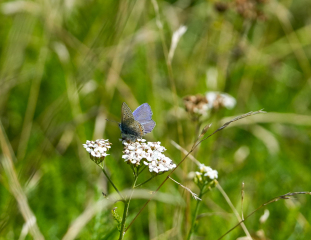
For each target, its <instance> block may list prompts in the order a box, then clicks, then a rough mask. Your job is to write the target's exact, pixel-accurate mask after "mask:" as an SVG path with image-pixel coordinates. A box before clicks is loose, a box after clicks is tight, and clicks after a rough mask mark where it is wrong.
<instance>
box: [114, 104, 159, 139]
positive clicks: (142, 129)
mask: <svg viewBox="0 0 311 240" xmlns="http://www.w3.org/2000/svg"><path fill="white" fill-rule="evenodd" d="M151 117H152V111H151V107H150V106H149V104H148V103H144V104H142V105H140V106H139V107H138V108H136V110H135V111H134V112H133V113H132V111H131V109H130V108H129V107H128V106H127V104H126V103H123V104H122V118H121V123H120V124H119V128H120V130H121V135H122V138H125V139H129V140H133V141H135V140H136V139H137V138H141V137H142V136H144V135H145V134H147V133H149V132H151V131H152V129H153V128H154V127H155V122H154V121H153V120H152V118H151Z"/></svg>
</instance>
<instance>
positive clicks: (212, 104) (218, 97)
mask: <svg viewBox="0 0 311 240" xmlns="http://www.w3.org/2000/svg"><path fill="white" fill-rule="evenodd" d="M205 96H206V99H207V102H208V107H209V108H215V109H218V108H220V107H225V108H227V109H232V108H234V106H235V104H236V100H235V98H234V97H232V96H231V95H229V94H228V93H221V92H213V91H211V92H207V93H206V95H205Z"/></svg>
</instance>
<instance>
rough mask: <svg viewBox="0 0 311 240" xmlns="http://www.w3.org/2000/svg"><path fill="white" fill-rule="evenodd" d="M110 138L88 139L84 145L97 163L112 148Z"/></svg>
mask: <svg viewBox="0 0 311 240" xmlns="http://www.w3.org/2000/svg"><path fill="white" fill-rule="evenodd" d="M110 145H111V143H110V142H109V140H108V139H97V140H96V141H89V140H87V141H86V143H85V144H83V147H84V148H85V149H86V151H87V152H88V153H89V154H90V157H91V159H92V160H93V161H95V162H96V163H100V162H102V161H103V160H104V159H105V157H106V156H107V155H109V154H107V153H106V152H107V151H108V150H109V148H111V146H110Z"/></svg>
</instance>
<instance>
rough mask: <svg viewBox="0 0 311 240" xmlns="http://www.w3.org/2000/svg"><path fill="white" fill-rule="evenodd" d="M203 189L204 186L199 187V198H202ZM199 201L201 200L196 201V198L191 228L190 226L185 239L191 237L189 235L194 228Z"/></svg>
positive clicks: (188, 239)
mask: <svg viewBox="0 0 311 240" xmlns="http://www.w3.org/2000/svg"><path fill="white" fill-rule="evenodd" d="M203 190H204V187H203V188H201V189H200V194H199V198H201V199H202V196H203ZM200 203H201V201H198V200H197V204H196V206H195V210H194V213H193V216H192V223H191V228H190V231H189V234H188V237H187V240H190V239H191V235H192V233H193V230H194V224H195V220H196V219H197V215H198V211H199V205H200Z"/></svg>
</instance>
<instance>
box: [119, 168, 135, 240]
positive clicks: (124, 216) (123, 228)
mask: <svg viewBox="0 0 311 240" xmlns="http://www.w3.org/2000/svg"><path fill="white" fill-rule="evenodd" d="M134 173H135V172H134ZM137 179H138V176H137V174H134V183H133V186H132V192H131V195H130V197H129V198H128V199H127V200H126V201H124V211H123V216H122V222H121V230H120V236H119V240H122V239H123V237H124V234H125V221H126V217H127V215H128V211H129V206H130V202H131V199H132V196H133V192H134V188H135V184H136V182H137Z"/></svg>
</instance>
